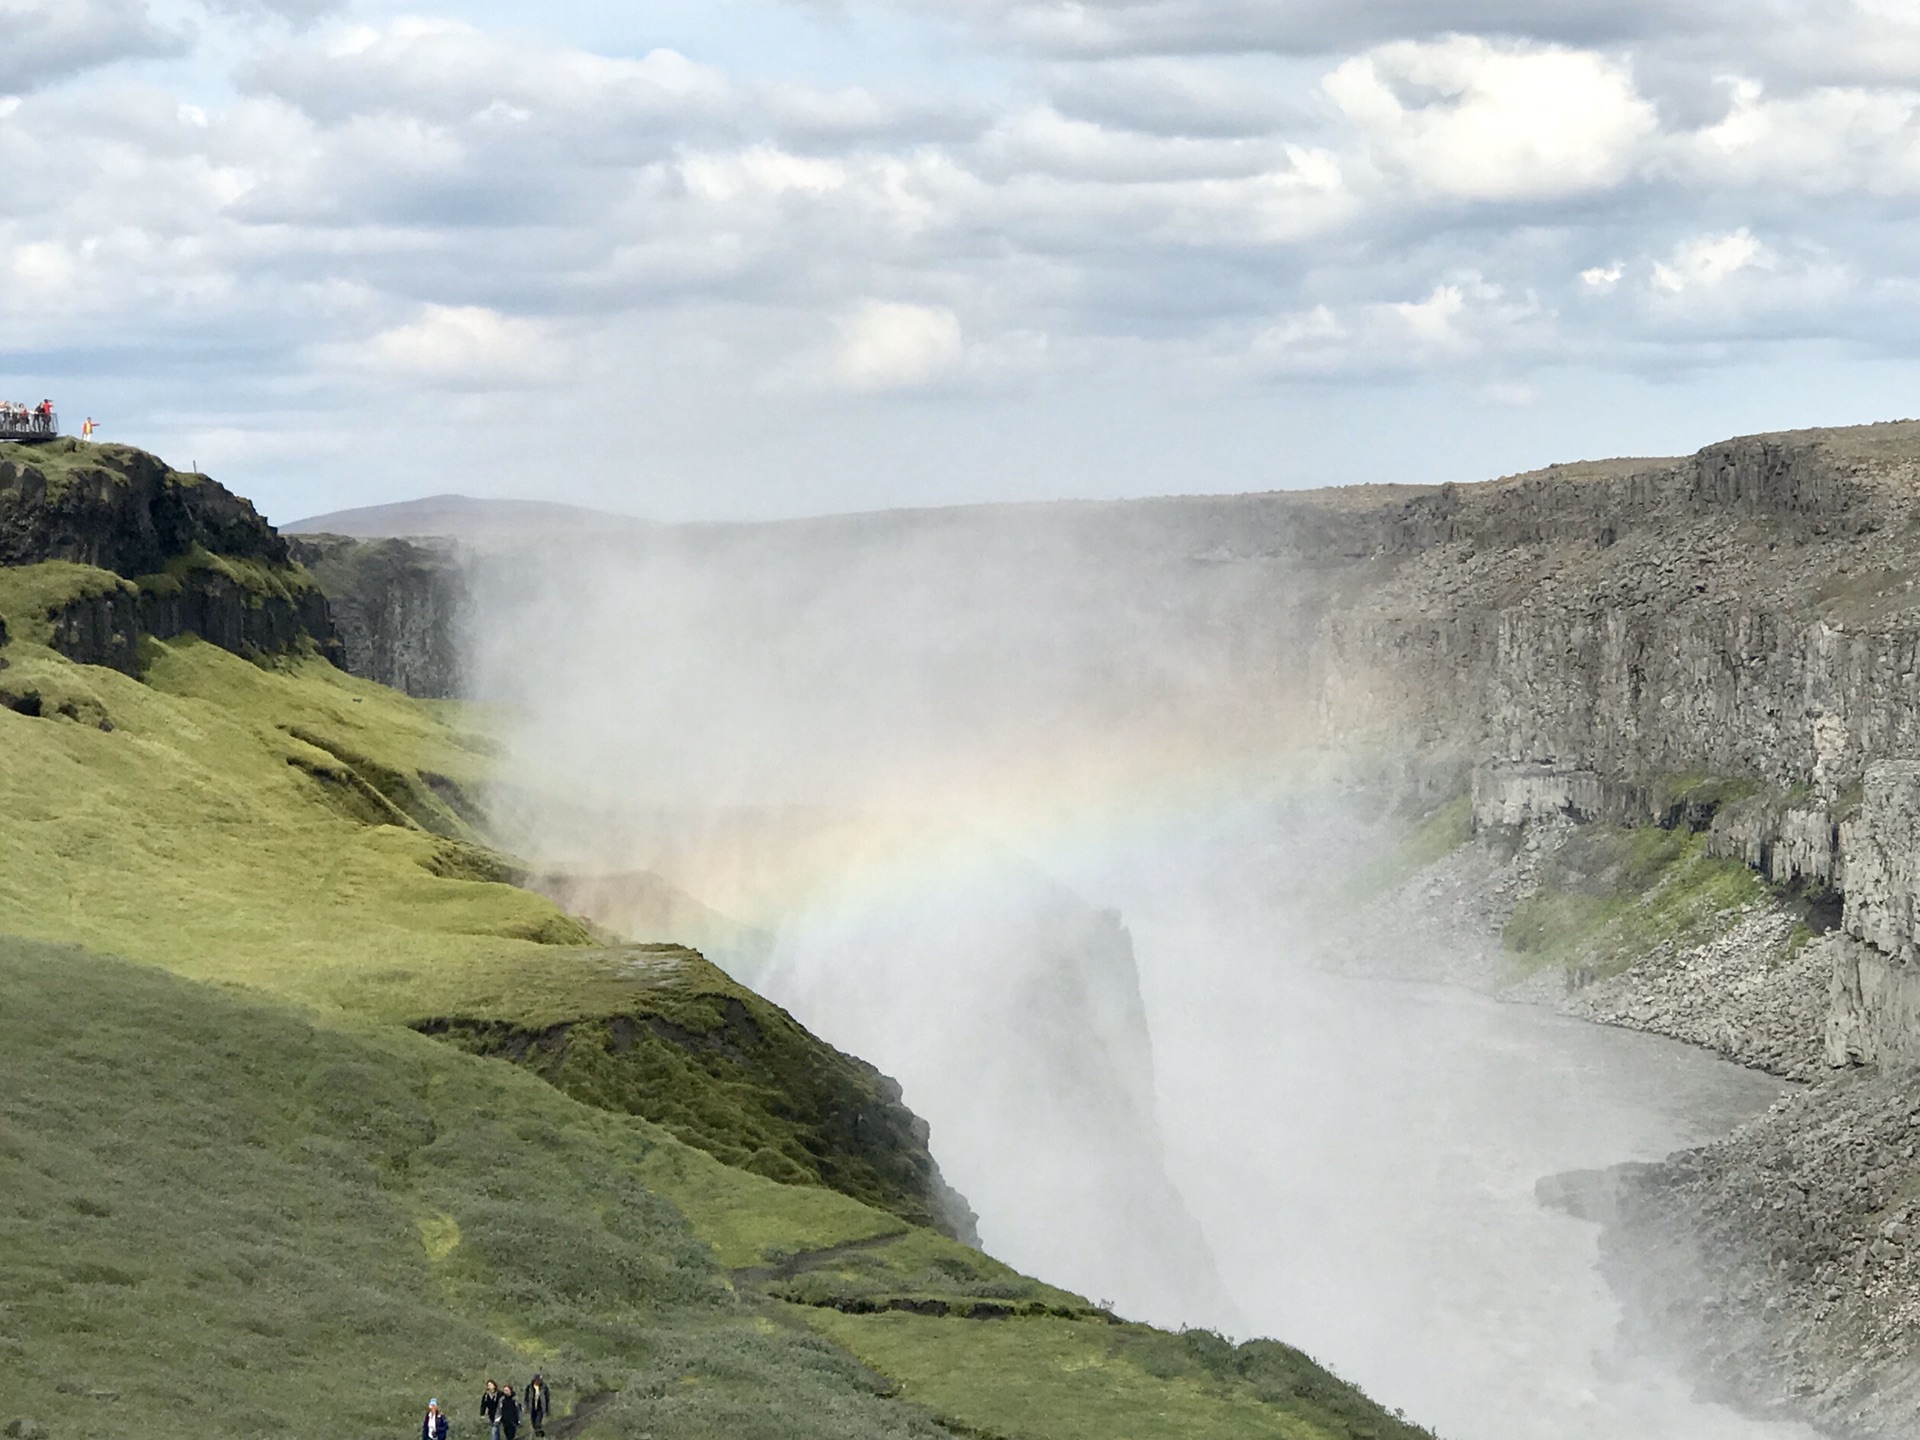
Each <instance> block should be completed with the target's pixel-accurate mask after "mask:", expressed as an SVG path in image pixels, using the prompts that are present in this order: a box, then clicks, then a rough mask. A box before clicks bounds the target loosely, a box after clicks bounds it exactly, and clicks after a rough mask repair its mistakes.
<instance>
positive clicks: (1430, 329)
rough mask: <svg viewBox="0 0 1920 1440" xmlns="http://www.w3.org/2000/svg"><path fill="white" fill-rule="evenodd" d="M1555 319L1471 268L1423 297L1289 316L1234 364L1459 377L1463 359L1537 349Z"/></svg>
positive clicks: (1237, 353)
mask: <svg viewBox="0 0 1920 1440" xmlns="http://www.w3.org/2000/svg"><path fill="white" fill-rule="evenodd" d="M1550 318H1551V317H1549V316H1546V315H1545V314H1543V312H1542V307H1541V306H1540V304H1539V303H1538V301H1536V300H1535V299H1534V298H1533V297H1531V296H1520V297H1515V296H1512V295H1509V294H1508V293H1507V292H1506V291H1505V289H1504V288H1503V287H1501V286H1499V285H1497V284H1493V283H1490V282H1489V281H1487V280H1486V279H1485V278H1484V277H1483V276H1481V275H1479V274H1477V273H1475V272H1472V271H1467V272H1464V273H1462V274H1460V275H1458V276H1455V277H1453V278H1452V279H1449V280H1447V281H1445V282H1443V283H1441V284H1438V285H1436V286H1434V287H1433V288H1432V289H1431V290H1430V291H1428V292H1427V293H1426V294H1425V295H1423V296H1421V297H1420V298H1419V299H1417V300H1390V301H1380V302H1374V303H1370V304H1361V305H1354V306H1351V307H1348V308H1346V309H1345V310H1338V309H1336V308H1335V307H1333V306H1329V305H1316V306H1314V307H1312V308H1311V309H1308V310H1302V311H1297V312H1294V313H1292V314H1289V315H1284V316H1281V317H1279V318H1278V319H1277V320H1275V321H1273V322H1272V323H1270V324H1267V325H1265V326H1263V327H1261V328H1259V329H1257V330H1256V331H1255V332H1254V334H1253V335H1252V337H1251V339H1250V340H1249V341H1248V343H1247V344H1246V345H1245V347H1244V349H1243V350H1242V349H1230V351H1229V355H1230V363H1231V364H1234V365H1238V366H1241V367H1243V368H1246V369H1250V370H1251V371H1253V372H1254V373H1257V374H1265V375H1276V376H1306V375H1318V376H1338V375H1377V374H1394V373H1398V374H1409V373H1415V372H1419V371H1441V372H1444V373H1447V374H1450V375H1451V374H1457V373H1458V367H1459V366H1460V365H1461V364H1462V363H1463V362H1478V361H1479V360H1480V359H1482V358H1483V357H1496V358H1497V357H1500V356H1507V357H1511V356H1513V355H1514V354H1516V353H1518V354H1526V353H1529V352H1537V351H1538V350H1540V349H1541V347H1542V345H1543V343H1544V337H1545V335H1546V334H1547V331H1546V329H1545V325H1546V322H1548V321H1549V320H1550ZM1490 383H1493V382H1490Z"/></svg>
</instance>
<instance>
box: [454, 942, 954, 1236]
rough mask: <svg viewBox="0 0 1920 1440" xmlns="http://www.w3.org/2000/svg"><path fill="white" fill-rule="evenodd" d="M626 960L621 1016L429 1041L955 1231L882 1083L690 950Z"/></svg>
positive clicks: (894, 1095)
mask: <svg viewBox="0 0 1920 1440" xmlns="http://www.w3.org/2000/svg"><path fill="white" fill-rule="evenodd" d="M626 953H627V954H629V955H631V956H633V957H634V959H633V961H632V962H631V963H632V964H633V965H634V966H635V967H636V969H640V967H642V965H643V964H644V970H643V974H644V981H643V983H642V984H640V985H639V986H638V987H637V990H636V994H635V996H634V998H633V999H632V1000H631V1001H630V1003H629V1004H628V1006H627V1008H626V1009H625V1010H623V1011H622V1012H620V1013H617V1014H612V1015H605V1016H597V1017H587V1018H583V1019H581V1020H578V1021H574V1022H572V1023H568V1024H564V1025H555V1026H549V1027H547V1028H545V1029H543V1030H536V1029H532V1028H529V1027H525V1026H517V1025H512V1024H507V1023H504V1022H498V1021H495V1022H485V1021H474V1020H465V1019H453V1020H442V1021H435V1022H433V1023H432V1024H431V1026H430V1027H429V1028H430V1033H435V1034H442V1035H445V1036H446V1037H447V1038H449V1039H451V1040H453V1041H454V1042H455V1043H457V1044H459V1045H460V1046H461V1047H462V1048H464V1049H466V1050H468V1051H469V1052H471V1053H473V1054H479V1055H497V1056H503V1057H505V1058H509V1059H512V1060H515V1061H517V1062H519V1063H522V1064H526V1065H528V1066H530V1067H531V1068H532V1069H533V1070H534V1071H535V1072H536V1073H538V1074H540V1075H541V1076H543V1077H544V1078H545V1079H547V1080H548V1081H549V1082H551V1083H552V1084H554V1085H555V1086H557V1087H559V1088H560V1089H562V1090H564V1091H566V1092H567V1093H568V1094H569V1095H572V1096H573V1097H574V1098H576V1099H579V1100H584V1101H586V1102H587V1103H589V1104H593V1105H598V1106H600V1107H602V1108H603V1109H608V1110H615V1111H620V1112H624V1113H626V1114H631V1115H639V1116H642V1117H644V1118H645V1119H648V1120H651V1121H653V1122H655V1123H656V1124H658V1125H661V1126H663V1127H664V1128H666V1129H667V1130H669V1131H671V1132H672V1133H673V1134H675V1135H677V1136H679V1137H680V1138H681V1139H682V1140H684V1141H686V1142H687V1143H688V1144H691V1145H697V1146H699V1147H700V1148H701V1149H703V1150H706V1151H708V1152H710V1153H711V1154H713V1155H716V1156H718V1157H719V1158H720V1159H722V1160H724V1161H726V1162H727V1163H728V1164H730V1165H737V1166H739V1167H741V1168H742V1169H746V1170H751V1171H753V1172H754V1173H756V1174H759V1175H765V1176H767V1177H769V1178H770V1179H774V1180H781V1181H785V1182H788V1183H790V1184H799V1185H824V1186H828V1187H830V1188H832V1189H835V1190H839V1191H841V1192H842V1193H844V1194H847V1195H851V1196H853V1197H854V1198H856V1199H859V1200H863V1201H866V1202H867V1203H868V1204H871V1205H876V1206H879V1207H880V1208H882V1209H887V1210H892V1211H893V1212H894V1213H895V1214H897V1215H900V1216H901V1217H902V1218H904V1219H906V1220H909V1221H911V1222H912V1223H914V1224H917V1225H943V1226H944V1227H946V1228H949V1229H952V1228H953V1226H954V1225H955V1224H956V1223H960V1222H959V1219H958V1217H956V1216H951V1215H949V1214H947V1213H945V1211H944V1210H943V1208H942V1205H941V1203H940V1200H941V1196H942V1193H943V1186H942V1184H941V1182H940V1181H939V1179H938V1174H937V1170H936V1167H935V1165H934V1162H933V1158H932V1156H931V1155H930V1154H929V1153H928V1151H927V1133H926V1129H925V1127H924V1126H923V1125H922V1124H921V1123H920V1122H919V1121H917V1120H916V1119H915V1118H914V1116H913V1115H912V1113H911V1112H910V1111H908V1110H907V1109H906V1108H905V1106H904V1105H903V1104H902V1103H901V1100H900V1089H899V1086H897V1085H896V1084H895V1083H894V1082H893V1081H891V1080H889V1079H887V1078H886V1077H885V1076H883V1075H881V1074H880V1073H879V1072H878V1071H877V1070H875V1069H873V1068H872V1067H871V1066H869V1065H866V1064H865V1063H863V1062H861V1061H859V1060H857V1059H855V1058H853V1057H852V1056H849V1055H844V1054H842V1053H841V1052H839V1051H837V1050H835V1049H833V1048H832V1047H831V1046H828V1045H825V1044H822V1043H821V1042H820V1041H819V1040H817V1039H816V1038H814V1036H812V1035H810V1034H809V1033H808V1032H807V1031H806V1030H805V1029H803V1028H802V1027H801V1026H800V1025H799V1024H798V1023H797V1022H796V1021H795V1020H794V1019H793V1018H792V1017H791V1016H790V1015H788V1014H787V1013H786V1012H785V1011H783V1010H781V1009H779V1008H778V1007H777V1006H774V1005H771V1004H769V1003H768V1002H767V1001H765V1000H763V999H762V998H761V997H760V996H758V995H756V994H754V993H753V992H752V991H751V990H748V989H747V988H746V987H744V986H742V985H739V984H737V983H736V982H734V981H733V980H731V979H729V978H728V977H727V976H726V975H725V974H724V973H723V972H722V971H721V970H720V969H719V968H718V967H716V966H714V965H712V964H710V963H709V962H708V961H707V960H705V959H704V958H703V957H702V956H700V955H699V954H697V953H695V952H694V951H691V950H687V949H684V948H680V947H676V946H669V945H656V946H645V947H642V946H634V947H630V949H629V950H628V951H627V952H626ZM954 1233H964V1232H962V1231H960V1230H955V1231H954Z"/></svg>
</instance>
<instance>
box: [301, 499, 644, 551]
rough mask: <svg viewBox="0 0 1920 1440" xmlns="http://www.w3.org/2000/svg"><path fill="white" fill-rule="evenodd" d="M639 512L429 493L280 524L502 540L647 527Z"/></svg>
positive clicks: (325, 530)
mask: <svg viewBox="0 0 1920 1440" xmlns="http://www.w3.org/2000/svg"><path fill="white" fill-rule="evenodd" d="M648 523H649V522H647V521H645V520H642V519H640V518H639V517H638V516H634V515H615V514H613V513H611V512H609V511H605V510H589V509H587V508H586V507H584V506H580V505H558V504H555V503H553V502H552V501H549V500H480V499H476V498H474V497H473V496H471V495H429V496H427V497H425V498H424V499H420V500H401V501H397V502H395V503H394V504H391V505H364V506H361V507H360V508H358V509H355V510H336V511H334V512H333V513H332V514H329V515H314V516H310V517H309V518H307V519H305V520H295V521H294V522H292V523H291V524H288V525H282V526H280V527H279V528H280V533H281V534H283V535H350V536H353V537H355V538H357V539H363V540H378V539H388V538H405V537H411V536H420V535H438V536H445V537H448V538H450V539H456V540H501V539H508V538H514V537H521V538H524V537H526V536H528V535H533V534H553V533H571V532H574V531H578V530H583V529H593V530H598V531H603V532H604V531H605V530H606V529H607V528H608V527H610V526H611V527H614V528H620V527H626V526H633V527H636V528H638V527H644V526H647V525H648Z"/></svg>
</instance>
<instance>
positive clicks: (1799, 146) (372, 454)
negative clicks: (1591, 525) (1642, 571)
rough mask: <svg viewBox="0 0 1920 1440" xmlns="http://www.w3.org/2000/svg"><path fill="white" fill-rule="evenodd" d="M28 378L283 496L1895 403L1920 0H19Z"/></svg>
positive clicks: (951, 487) (1538, 454) (656, 486)
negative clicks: (1919, 0)
mask: <svg viewBox="0 0 1920 1440" xmlns="http://www.w3.org/2000/svg"><path fill="white" fill-rule="evenodd" d="M0 97H3V98H0V175H3V176H4V184H0V267H4V273H0V396H4V397H8V398H16V399H28V400H38V399H39V398H41V397H42V396H43V395H44V396H49V397H51V398H53V399H54V400H55V401H56V403H57V405H58V406H59V408H60V410H61V412H62V416H63V419H64V421H65V422H66V425H67V428H69V429H77V428H78V424H79V421H80V420H81V419H83V418H85V417H86V416H87V415H92V416H93V417H94V418H96V419H97V420H98V421H99V422H100V424H101V433H102V436H103V437H104V438H107V439H111V440H121V441H127V442H130V443H134V444H139V445H143V446H146V447H148V448H151V449H154V450H157V451H158V452H160V453H161V454H163V455H164V456H166V457H167V458H168V459H169V460H170V461H172V462H173V463H174V464H176V465H181V466H186V465H193V466H195V467H197V468H200V469H203V470H206V471H209V472H210V473H213V474H214V475H215V476H216V477H217V478H219V479H221V480H223V481H225V482H226V483H228V484H229V485H231V486H232V487H233V488H235V489H237V490H240V491H241V492H242V493H245V494H248V495H251V496H252V497H253V498H254V499H255V500H256V501H257V502H258V503H260V505H261V506H262V508H263V509H264V510H265V511H266V512H267V513H268V514H269V516H270V517H271V518H274V519H276V520H281V521H290V520H293V519H297V518H300V517H301V516H304V515H308V514H314V513H319V512H324V511H328V510H333V509H338V508H342V507H346V506H353V505H362V504H373V503H379V502H382V501H387V500H396V499H403V498H409V497H413V496H420V495H429V494H437V493H444V492H449V491H452V492H461V493H466V494H473V495H487V496H507V495H512V496H523V497H530V498H544V499H552V500H562V501H569V502H572V503H577V504H586V505H595V506H600V507H603V508H607V509H612V510H619V511H623V512H627V513H632V514H639V515H646V516H652V517H657V518H661V519H688V518H721V519H731V518H759V517H770V516H785V515H797V514H809V513H819V512H823V511H841V510H860V509H872V508H879V507H886V506H895V505H935V504H952V503H965V502H974V501H982V500H1005V499H1046V498H1053V497H1063V496H1124V495H1141V494H1167V493H1183V492H1211V493H1218V492H1227V491H1245V490H1261V489H1275V488H1291V487H1298V486H1308V485H1322V484H1333V483H1352V482H1367V481H1411V482H1429V483H1430V482H1438V481H1447V480H1453V481H1464V480H1474V479H1482V478H1487V477H1491V476H1494V475H1498V474H1502V473H1510V472H1513V471H1516V470H1521V469H1528V468H1532V467H1535V466H1539V465H1544V464H1546V463H1549V462H1551V461H1556V460H1573V459H1581V458H1594V457H1599V456H1605V455H1617V454H1674V453H1684V452H1686V451H1689V450H1692V449H1694V448H1697V447H1698V446H1700V445H1702V444H1705V443H1708V442H1710V441H1712V440H1715V439H1719V438H1722V437H1724V436H1727V435H1731V434H1736V433H1745V432H1751V431H1756V430H1769V429H1782V428H1789V427H1795V426H1803V425H1811V424H1846V423H1857V422H1863V421H1869V420H1875V419H1892V418H1899V417H1904V416H1909V415H1912V414H1915V413H1916V412H1920V398H1916V397H1920V363H1917V361H1920V323H1916V322H1917V321H1920V226H1916V224H1915V223H1914V222H1915V219H1916V214H1915V211H1916V201H1920V5H1915V4H1912V3H1911V0H1801V3H1781V0H1739V3H1735V0H1691V3H1685V0H1683V3H1670V0H1660V3H1656V0H1526V3H1522V0H1371V3H1351V0H1347V3H1343V0H1078V3H1074V0H623V3H618V4H616V3H612V0H539V3H532V0H521V3H507V0H473V3H465V4H459V5H450V4H435V3H431V0H424V3H411V4H393V3H387V0H0Z"/></svg>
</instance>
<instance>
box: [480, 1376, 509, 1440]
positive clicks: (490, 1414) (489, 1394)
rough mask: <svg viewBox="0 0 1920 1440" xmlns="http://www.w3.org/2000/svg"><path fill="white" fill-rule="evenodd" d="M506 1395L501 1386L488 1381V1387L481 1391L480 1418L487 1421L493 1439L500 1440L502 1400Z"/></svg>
mask: <svg viewBox="0 0 1920 1440" xmlns="http://www.w3.org/2000/svg"><path fill="white" fill-rule="evenodd" d="M504 1398H505V1397H504V1396H503V1395H501V1393H500V1387H499V1386H498V1385H496V1384H494V1383H493V1381H491V1380H489V1381H487V1388H486V1389H484V1390H482V1391H481V1392H480V1418H481V1419H483V1420H485V1421H486V1422H487V1428H488V1429H489V1430H490V1431H492V1432H493V1440H500V1402H501V1400H503V1399H504Z"/></svg>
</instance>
